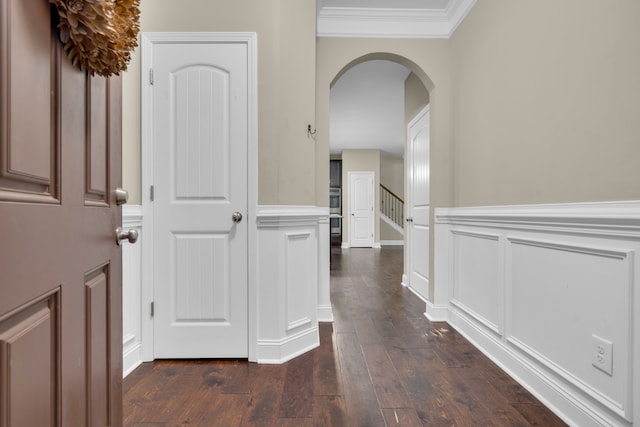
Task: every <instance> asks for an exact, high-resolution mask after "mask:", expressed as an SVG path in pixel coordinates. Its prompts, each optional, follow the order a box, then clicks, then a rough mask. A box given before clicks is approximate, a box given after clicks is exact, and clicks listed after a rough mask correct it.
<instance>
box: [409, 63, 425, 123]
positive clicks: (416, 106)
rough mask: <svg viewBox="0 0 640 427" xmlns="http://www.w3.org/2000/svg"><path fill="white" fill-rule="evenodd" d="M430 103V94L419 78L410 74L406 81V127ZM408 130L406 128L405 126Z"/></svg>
mask: <svg viewBox="0 0 640 427" xmlns="http://www.w3.org/2000/svg"><path fill="white" fill-rule="evenodd" d="M428 103H429V92H428V91H427V88H426V87H424V84H422V82H421V81H420V79H419V78H418V76H416V75H415V74H414V73H409V75H408V76H407V78H406V79H405V81H404V119H405V125H408V124H409V122H410V121H411V120H412V119H413V118H414V117H415V116H416V114H418V113H419V112H420V111H421V110H422V109H423V108H424V107H425V105H427V104H428ZM405 130H406V126H405Z"/></svg>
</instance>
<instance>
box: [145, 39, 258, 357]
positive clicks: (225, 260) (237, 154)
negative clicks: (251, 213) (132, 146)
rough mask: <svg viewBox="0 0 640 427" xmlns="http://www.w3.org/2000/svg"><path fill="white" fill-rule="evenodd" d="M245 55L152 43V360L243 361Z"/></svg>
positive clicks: (225, 47) (241, 47) (237, 47)
mask: <svg viewBox="0 0 640 427" xmlns="http://www.w3.org/2000/svg"><path fill="white" fill-rule="evenodd" d="M247 50H248V49H247V45H246V44H244V43H233V42H225V41H219V42H216V41H209V42H206V43H202V42H200V43H193V42H179V43H178V42H176V43H157V44H154V45H153V52H152V55H153V56H152V64H153V65H152V69H153V71H152V74H153V83H152V84H153V86H152V93H153V96H152V98H153V101H152V103H153V105H152V111H153V112H152V115H153V171H154V172H153V185H154V193H155V194H154V199H155V200H154V201H153V212H154V230H153V233H154V235H153V244H154V250H153V252H154V311H155V313H154V356H155V357H156V358H226V357H247V356H248V330H247V327H248V321H247V231H248V221H247V218H246V216H247V146H248V144H247V141H248V130H247V129H248V100H247V90H248V83H247V76H248V71H247V69H248V68H247V67H248V60H247V58H248V52H247ZM243 216H244V218H243Z"/></svg>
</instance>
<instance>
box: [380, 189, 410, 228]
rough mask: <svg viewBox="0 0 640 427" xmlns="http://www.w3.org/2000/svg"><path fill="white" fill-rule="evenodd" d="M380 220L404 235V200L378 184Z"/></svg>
mask: <svg viewBox="0 0 640 427" xmlns="http://www.w3.org/2000/svg"><path fill="white" fill-rule="evenodd" d="M380 219H382V220H383V221H384V222H386V223H387V224H389V225H390V226H391V227H392V228H393V229H394V230H396V231H397V232H398V233H400V234H402V235H404V200H402V199H401V198H400V197H398V196H397V195H396V194H394V193H393V191H391V190H389V189H388V188H387V187H385V186H384V185H382V184H380Z"/></svg>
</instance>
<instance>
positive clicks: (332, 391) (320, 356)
mask: <svg viewBox="0 0 640 427" xmlns="http://www.w3.org/2000/svg"><path fill="white" fill-rule="evenodd" d="M320 342H321V343H322V344H321V345H320V347H318V348H317V349H315V350H313V395H314V396H332V397H334V396H341V395H342V394H343V393H342V383H341V382H340V377H339V373H340V366H339V362H338V354H337V353H338V350H337V347H336V344H335V341H334V332H333V324H332V323H320Z"/></svg>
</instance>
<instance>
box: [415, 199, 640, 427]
mask: <svg viewBox="0 0 640 427" xmlns="http://www.w3.org/2000/svg"><path fill="white" fill-rule="evenodd" d="M435 228H436V233H435V289H434V301H433V302H430V303H428V304H427V315H428V317H430V318H432V319H435V320H447V321H448V322H449V323H450V324H451V325H452V326H453V327H455V328H456V329H457V330H458V331H460V332H461V333H462V334H463V335H465V336H466V337H467V338H468V339H469V340H470V341H472V342H473V343H474V344H475V345H476V346H477V347H478V348H479V349H480V350H482V351H483V352H484V353H485V354H487V355H488V356H489V357H490V358H492V359H493V360H494V361H495V362H496V363H497V364H498V365H500V366H501V367H502V368H503V369H505V370H506V371H507V372H509V373H510V374H511V375H512V376H513V377H514V378H515V379H516V380H518V381H519V382H520V383H521V384H523V385H524V386H525V387H526V388H527V389H529V390H530V391H531V392H532V393H533V394H534V395H536V396H537V397H538V398H539V399H540V400H541V401H543V402H544V403H545V404H546V405H547V406H548V407H549V408H551V409H552V410H553V411H555V412H556V413H557V414H558V415H559V416H561V417H562V418H563V419H564V420H565V421H566V422H568V423H569V424H570V425H576V426H601V425H612V426H634V425H635V426H640V274H639V272H640V202H636V201H632V202H612V203H575V204H565V205H531V206H501V207H483V208H452V209H436V211H435ZM593 336H597V337H600V338H602V339H604V340H606V341H609V342H611V343H613V346H612V352H611V357H612V364H611V367H612V370H611V374H608V373H607V372H604V371H603V370H601V369H598V368H596V367H595V366H593V364H592V363H593V362H594V359H595V358H596V352H597V350H596V347H597V346H596V344H595V343H594V338H593ZM596 364H597V363H596Z"/></svg>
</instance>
